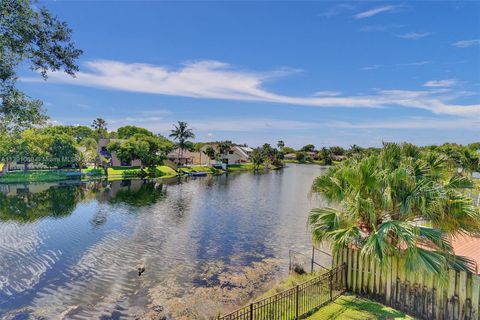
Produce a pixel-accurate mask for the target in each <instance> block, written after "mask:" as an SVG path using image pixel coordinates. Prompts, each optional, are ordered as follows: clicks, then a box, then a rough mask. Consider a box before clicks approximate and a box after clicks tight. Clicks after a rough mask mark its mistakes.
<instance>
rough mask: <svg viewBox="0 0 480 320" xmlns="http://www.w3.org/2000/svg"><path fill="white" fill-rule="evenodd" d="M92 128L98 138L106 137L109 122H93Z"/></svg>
mask: <svg viewBox="0 0 480 320" xmlns="http://www.w3.org/2000/svg"><path fill="white" fill-rule="evenodd" d="M92 128H94V129H95V131H96V132H97V136H98V138H102V137H105V135H106V133H107V122H106V121H105V120H104V119H102V118H97V119H95V120H93V122H92Z"/></svg>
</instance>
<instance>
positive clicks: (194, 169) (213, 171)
mask: <svg viewBox="0 0 480 320" xmlns="http://www.w3.org/2000/svg"><path fill="white" fill-rule="evenodd" d="M179 169H180V171H182V172H183V173H189V172H206V173H210V174H221V173H223V170H222V169H216V168H214V167H206V166H185V167H181V168H179Z"/></svg>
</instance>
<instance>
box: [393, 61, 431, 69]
mask: <svg viewBox="0 0 480 320" xmlns="http://www.w3.org/2000/svg"><path fill="white" fill-rule="evenodd" d="M430 63H432V61H430V60H422V61H414V62H407V63H399V64H397V66H406V67H415V66H424V65H427V64H430Z"/></svg>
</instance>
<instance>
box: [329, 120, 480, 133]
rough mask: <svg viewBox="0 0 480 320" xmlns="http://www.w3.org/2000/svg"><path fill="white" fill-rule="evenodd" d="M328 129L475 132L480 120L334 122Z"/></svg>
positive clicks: (330, 123)
mask: <svg viewBox="0 0 480 320" xmlns="http://www.w3.org/2000/svg"><path fill="white" fill-rule="evenodd" d="M326 126H328V127H333V128H344V129H443V130H444V129H458V128H462V129H470V130H475V129H477V128H478V127H479V126H480V120H476V119H464V118H461V119H434V118H423V119H422V118H417V119H415V118H412V119H397V120H395V121H375V122H355V123H353V122H344V121H332V122H329V123H327V124H326Z"/></svg>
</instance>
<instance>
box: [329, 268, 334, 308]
mask: <svg viewBox="0 0 480 320" xmlns="http://www.w3.org/2000/svg"><path fill="white" fill-rule="evenodd" d="M333 270H334V269H332V270H330V277H329V278H330V301H332V300H333Z"/></svg>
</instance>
